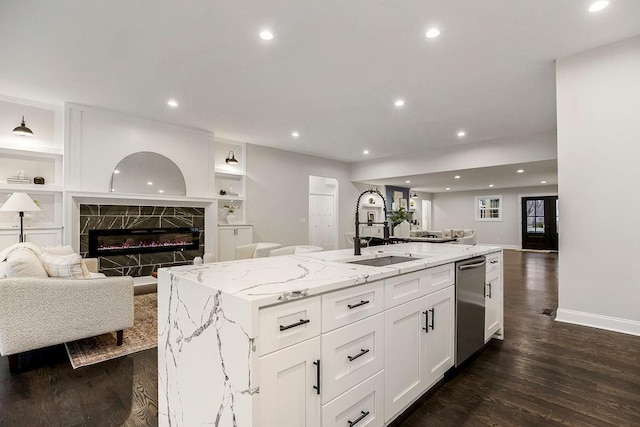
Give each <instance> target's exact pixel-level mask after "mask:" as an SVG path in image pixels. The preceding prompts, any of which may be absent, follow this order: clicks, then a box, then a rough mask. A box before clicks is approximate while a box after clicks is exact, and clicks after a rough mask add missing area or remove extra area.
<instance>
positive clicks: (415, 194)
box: [411, 191, 418, 199]
mask: <svg viewBox="0 0 640 427" xmlns="http://www.w3.org/2000/svg"><path fill="white" fill-rule="evenodd" d="M411 198H412V199H417V198H418V193H416V192H415V191H412V192H411Z"/></svg>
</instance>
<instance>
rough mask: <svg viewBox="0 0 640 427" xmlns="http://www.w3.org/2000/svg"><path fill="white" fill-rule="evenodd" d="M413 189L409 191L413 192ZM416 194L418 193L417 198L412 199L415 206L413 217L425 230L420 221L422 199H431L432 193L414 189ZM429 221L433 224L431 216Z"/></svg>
mask: <svg viewBox="0 0 640 427" xmlns="http://www.w3.org/2000/svg"><path fill="white" fill-rule="evenodd" d="M413 191H414V190H411V191H410V192H409V193H413ZM416 194H417V195H418V198H417V199H413V200H415V202H416V207H415V209H414V211H413V217H412V218H413V219H417V220H418V223H419V224H420V227H421V229H423V230H426V225H425V224H423V223H422V201H423V200H431V199H432V195H431V193H426V192H424V191H416ZM432 210H433V206H432ZM431 223H432V224H433V218H432V219H431Z"/></svg>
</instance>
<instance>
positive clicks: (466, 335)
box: [456, 256, 487, 366]
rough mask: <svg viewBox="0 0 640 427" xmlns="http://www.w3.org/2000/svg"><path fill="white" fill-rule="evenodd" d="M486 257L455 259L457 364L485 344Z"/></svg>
mask: <svg viewBox="0 0 640 427" xmlns="http://www.w3.org/2000/svg"><path fill="white" fill-rule="evenodd" d="M486 263H487V259H486V258H485V257H484V256H479V257H475V258H471V259H467V260H464V261H460V262H457V263H456V366H459V365H460V364H461V363H462V362H464V361H465V360H467V358H468V357H469V356H471V355H472V354H473V353H475V352H476V351H478V350H479V349H480V348H481V347H482V346H483V345H484V310H485V306H484V304H485V303H484V301H485V300H484V298H485V289H484V287H485V274H486Z"/></svg>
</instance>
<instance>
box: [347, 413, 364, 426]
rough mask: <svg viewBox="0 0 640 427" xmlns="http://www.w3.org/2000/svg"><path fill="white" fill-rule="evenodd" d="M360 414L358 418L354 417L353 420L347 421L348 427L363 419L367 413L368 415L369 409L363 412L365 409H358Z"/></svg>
mask: <svg viewBox="0 0 640 427" xmlns="http://www.w3.org/2000/svg"><path fill="white" fill-rule="evenodd" d="M360 414H362V415H360V416H359V417H358V418H356V419H355V421H347V422H348V423H349V427H353V426H354V425H356V424H358V423H359V422H360V421H362V420H363V419H364V417H366V416H367V415H369V411H367V412H365V411H360Z"/></svg>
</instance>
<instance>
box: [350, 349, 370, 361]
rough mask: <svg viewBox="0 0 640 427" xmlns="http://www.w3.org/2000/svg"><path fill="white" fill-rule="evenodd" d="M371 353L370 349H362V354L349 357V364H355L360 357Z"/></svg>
mask: <svg viewBox="0 0 640 427" xmlns="http://www.w3.org/2000/svg"><path fill="white" fill-rule="evenodd" d="M367 353H369V349H366V350H365V349H364V348H361V349H360V353H358V354H356V355H355V356H347V359H349V362H353V361H354V360H356V359H357V358H358V357H360V356H364V355H365V354H367Z"/></svg>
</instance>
